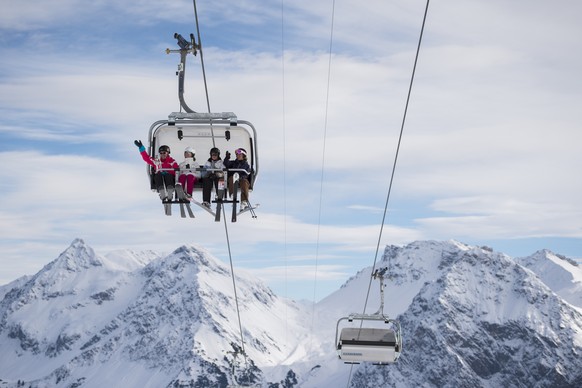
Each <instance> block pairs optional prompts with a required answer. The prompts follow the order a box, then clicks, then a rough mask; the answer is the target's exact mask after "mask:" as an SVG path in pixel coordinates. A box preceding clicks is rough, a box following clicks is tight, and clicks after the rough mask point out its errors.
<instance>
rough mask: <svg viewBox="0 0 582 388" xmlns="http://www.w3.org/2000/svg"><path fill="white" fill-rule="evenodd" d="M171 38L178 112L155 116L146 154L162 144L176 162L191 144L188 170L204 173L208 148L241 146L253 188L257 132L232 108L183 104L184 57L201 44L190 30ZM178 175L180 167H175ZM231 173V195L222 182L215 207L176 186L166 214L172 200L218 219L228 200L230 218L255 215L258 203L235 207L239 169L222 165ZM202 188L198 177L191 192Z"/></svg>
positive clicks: (154, 155)
mask: <svg viewBox="0 0 582 388" xmlns="http://www.w3.org/2000/svg"><path fill="white" fill-rule="evenodd" d="M174 38H175V39H176V40H177V41H178V42H177V43H178V46H179V47H180V48H179V49H178V50H171V49H166V53H167V54H170V53H179V54H180V57H181V60H180V64H179V65H178V70H177V72H176V75H177V76H178V97H179V100H180V107H181V110H182V109H183V110H184V111H183V112H182V111H180V112H172V113H170V114H169V115H168V118H167V119H164V120H158V121H156V122H154V123H153V124H152V125H151V127H150V129H149V133H148V145H147V146H146V151H147V153H148V155H149V156H150V157H151V158H153V159H154V160H159V155H158V150H159V148H160V147H161V146H167V147H169V149H170V150H172V151H173V153H172V157H173V158H174V159H175V160H176V162H177V163H178V164H179V163H181V162H182V161H183V160H184V157H183V156H181V153H182V150H184V149H186V148H187V147H191V148H193V149H194V150H196V151H197V155H196V158H197V160H196V162H195V165H194V166H190V168H189V170H195V171H196V172H197V175H199V176H200V175H203V174H204V173H207V172H208V171H207V170H206V169H204V167H203V165H204V163H205V161H206V158H207V157H208V156H207V155H208V153H209V151H210V150H211V149H215V148H218V149H219V150H221V151H222V152H223V154H224V153H226V151H228V150H229V149H230V150H231V151H234V150H235V149H244V150H245V153H246V160H247V162H248V164H249V166H250V171H244V172H245V175H246V174H247V173H248V182H249V192H252V190H253V187H254V185H255V182H256V179H257V175H258V173H259V157H258V149H257V132H256V129H255V127H254V126H253V125H252V124H251V123H250V122H248V121H245V120H240V119H238V117H237V116H236V115H235V114H234V113H233V112H220V113H200V112H195V111H193V110H192V109H190V107H189V106H188V105H187V104H186V102H185V100H184V77H185V69H186V58H187V55H188V54H189V53H192V54H193V55H196V54H197V52H198V50H200V45H198V44H196V42H195V39H194V35H193V34H190V41H188V40H186V39H184V38H183V37H182V36H181V35H180V34H177V33H176V34H174ZM159 171H160V169H159V168H158V169H156V168H155V167H154V166H151V165H148V166H147V174H148V180H149V183H150V188H151V189H152V191H157V189H158V188H157V187H156V185H155V181H154V175H155V174H156V173H157V172H159ZM175 173H176V174H177V175H179V174H180V170H179V169H178V170H177V171H175ZM227 173H230V174H234V177H233V182H234V186H235V188H234V190H233V195H232V198H230V199H229V198H227V195H226V190H225V189H224V186H223V185H222V186H221V187H220V188H218V189H217V190H216V193H215V199H214V200H213V201H212V202H214V203H216V211H212V210H210V208H209V207H207V206H203V204H202V202H201V201H198V200H196V199H194V198H187V197H186V196H185V195H182V194H183V193H181V191H180V190H176V197H175V198H170V199H169V200H166V201H163V202H164V208H165V211H166V214H167V215H171V206H172V204H179V205H180V214H181V216H182V217H186V212H185V209H186V210H187V211H188V214H189V216H190V217H192V218H193V217H194V214H193V212H192V211H191V207H190V204H194V205H198V206H200V207H201V208H202V209H204V210H206V211H208V212H209V213H211V214H212V215H214V217H215V220H216V221H219V220H220V213H221V208H222V205H224V204H226V203H231V204H232V206H233V212H232V221H233V222H234V221H236V216H237V215H239V214H241V213H243V212H246V211H250V212H251V214H252V215H253V218H256V215H255V213H254V209H255V208H256V207H257V206H258V205H254V206H252V205H250V206H249V207H247V208H245V209H242V210H237V204H238V203H239V202H240V201H239V200H238V199H237V198H238V194H239V193H238V192H239V191H240V189H239V187H238V177H239V176H238V173H242V171H235V170H228V169H226V168H225V169H223V174H224V175H225V176H226V175H227ZM201 191H202V182H201V180H200V179H198V180H197V182H196V183H195V184H194V187H193V193H194V192H201Z"/></svg>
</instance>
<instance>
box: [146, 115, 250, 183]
mask: <svg viewBox="0 0 582 388" xmlns="http://www.w3.org/2000/svg"><path fill="white" fill-rule="evenodd" d="M148 140H149V147H148V148H147V151H148V153H149V155H150V156H152V157H157V151H158V148H159V147H160V146H161V145H167V146H169V147H170V150H171V155H172V157H173V158H174V159H175V160H176V161H177V162H178V163H180V162H182V161H183V160H184V156H183V151H184V149H185V148H186V147H188V146H190V147H193V148H194V149H195V150H196V155H195V157H196V162H195V163H196V165H198V166H203V165H204V163H205V162H206V160H207V159H208V158H209V152H210V149H211V148H213V147H217V148H218V149H219V150H220V152H221V157H222V158H224V156H225V153H226V151H230V152H231V153H233V157H234V151H235V150H236V149H237V148H244V149H245V150H246V151H247V161H248V163H249V166H250V167H251V171H252V173H251V174H250V176H249V184H250V188H249V191H252V189H253V186H254V183H255V180H256V178H257V174H258V172H259V160H258V153H257V134H256V130H255V128H254V126H253V125H252V124H251V123H250V122H248V121H243V120H238V119H237V117H236V115H235V114H234V113H232V112H223V113H195V112H192V113H182V112H173V113H171V114H170V115H169V116H168V119H167V120H159V121H156V122H155V123H153V124H152V126H151V127H150V130H149V134H148ZM147 173H148V177H149V182H150V188H151V189H152V191H156V187H155V184H154V178H153V176H154V173H155V171H154V169H153V167H151V166H149V165H148V166H147ZM194 190H195V191H201V190H202V185H201V182H200V181H198V182H197V183H196V185H195V186H194Z"/></svg>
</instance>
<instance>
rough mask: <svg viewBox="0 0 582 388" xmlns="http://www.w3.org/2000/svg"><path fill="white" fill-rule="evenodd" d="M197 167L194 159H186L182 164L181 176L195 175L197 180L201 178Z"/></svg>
mask: <svg viewBox="0 0 582 388" xmlns="http://www.w3.org/2000/svg"><path fill="white" fill-rule="evenodd" d="M197 167H198V165H197V164H196V162H195V161H194V159H193V158H186V159H184V161H183V162H182V163H180V174H183V175H194V176H195V177H196V178H200V172H199V171H196V168H197Z"/></svg>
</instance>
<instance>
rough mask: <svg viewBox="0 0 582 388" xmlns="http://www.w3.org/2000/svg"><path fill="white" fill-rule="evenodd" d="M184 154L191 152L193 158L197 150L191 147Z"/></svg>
mask: <svg viewBox="0 0 582 388" xmlns="http://www.w3.org/2000/svg"><path fill="white" fill-rule="evenodd" d="M184 152H190V153H191V154H192V156H194V155H196V150H195V149H194V148H192V147H190V146H188V147H186V149H185V150H184Z"/></svg>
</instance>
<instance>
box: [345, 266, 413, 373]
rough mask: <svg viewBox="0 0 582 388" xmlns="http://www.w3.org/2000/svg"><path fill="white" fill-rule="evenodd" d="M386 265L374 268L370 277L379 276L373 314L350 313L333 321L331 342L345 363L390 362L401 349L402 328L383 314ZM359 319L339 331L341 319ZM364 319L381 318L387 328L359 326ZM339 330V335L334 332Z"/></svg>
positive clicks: (378, 319)
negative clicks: (377, 300) (375, 305)
mask: <svg viewBox="0 0 582 388" xmlns="http://www.w3.org/2000/svg"><path fill="white" fill-rule="evenodd" d="M386 271H387V268H383V269H382V270H378V269H377V270H376V271H375V272H374V274H373V275H372V277H373V278H374V279H380V308H379V309H378V311H377V312H376V313H375V314H350V315H349V316H347V317H342V318H340V319H339V320H338V321H337V325H336V328H335V343H336V344H337V351H338V356H339V358H340V359H341V360H342V361H344V362H345V363H346V364H359V363H360V362H366V361H367V362H373V363H376V364H389V363H393V362H395V361H396V360H398V358H399V357H400V354H401V353H402V332H401V330H400V323H399V322H398V321H397V320H394V319H390V318H389V317H387V316H385V315H384V274H385V273H386ZM345 320H347V321H348V322H353V321H360V326H359V327H344V328H342V330H341V333H340V331H339V327H340V324H341V323H342V321H345ZM365 321H375V322H383V323H385V324H388V325H390V326H389V327H387V328H378V327H363V326H364V322H365ZM338 334H339V335H338Z"/></svg>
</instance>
